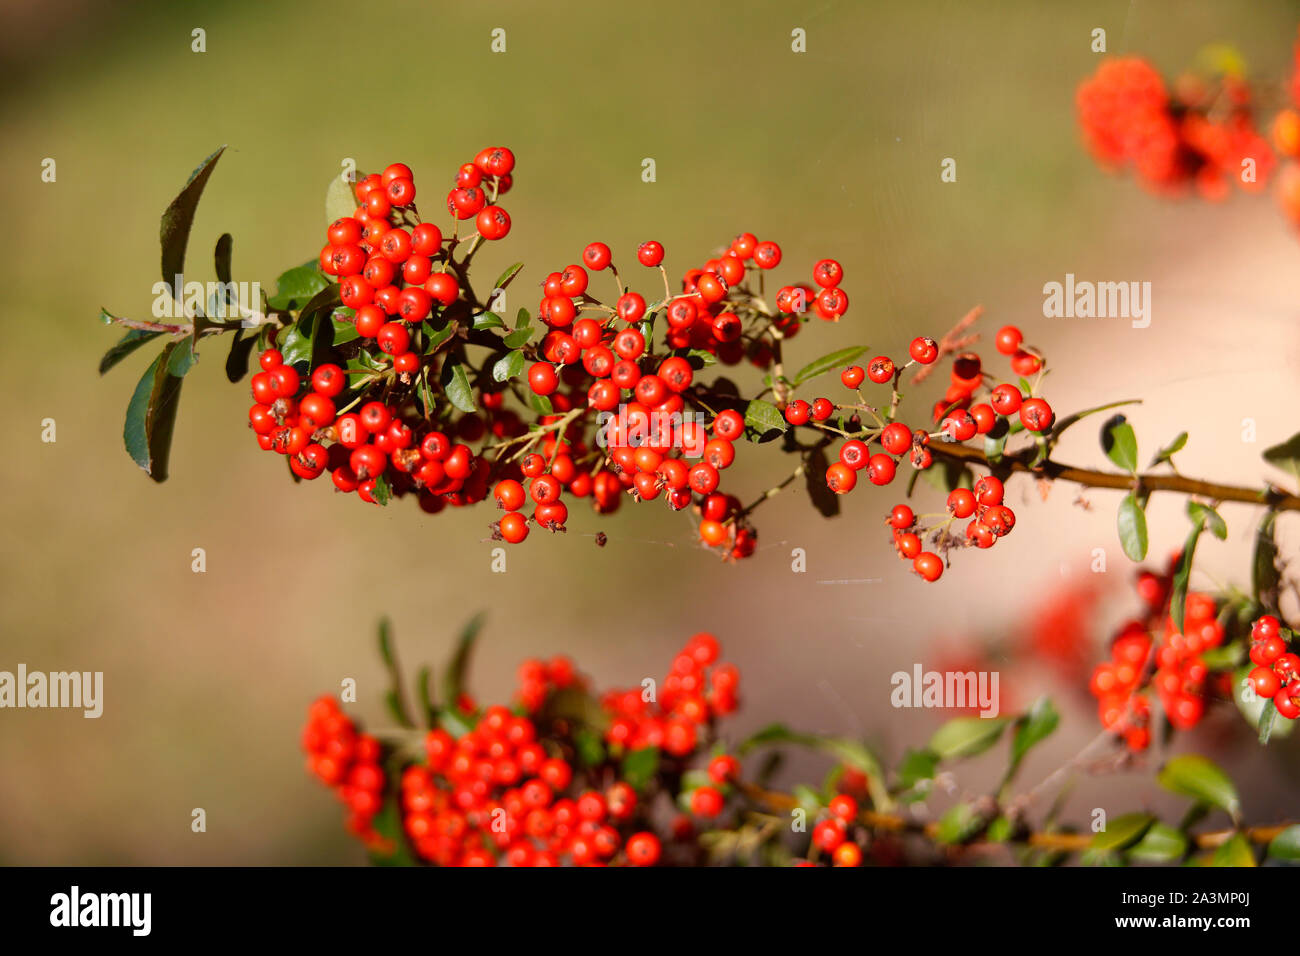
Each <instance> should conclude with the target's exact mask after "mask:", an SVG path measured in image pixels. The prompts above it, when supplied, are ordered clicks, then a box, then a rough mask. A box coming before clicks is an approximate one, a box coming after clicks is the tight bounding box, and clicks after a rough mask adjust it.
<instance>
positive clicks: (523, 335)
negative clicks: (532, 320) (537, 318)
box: [501, 322, 533, 349]
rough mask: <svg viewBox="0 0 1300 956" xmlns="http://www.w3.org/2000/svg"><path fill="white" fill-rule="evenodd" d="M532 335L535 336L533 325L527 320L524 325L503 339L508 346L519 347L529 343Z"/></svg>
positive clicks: (509, 347) (511, 347) (510, 347)
mask: <svg viewBox="0 0 1300 956" xmlns="http://www.w3.org/2000/svg"><path fill="white" fill-rule="evenodd" d="M532 337H533V329H532V326H531V325H529V324H528V323H527V322H525V323H524V324H523V325H520V326H517V327H516V328H515V330H514V331H513V332H511V333H510V334H509V335H507V336H506V337H505V338H503V339H502V340H501V341H502V342H504V343H505V346H506V348H508V349H517V348H519V347H520V346H521V345H527V344H528V340H529V339H531V338H532Z"/></svg>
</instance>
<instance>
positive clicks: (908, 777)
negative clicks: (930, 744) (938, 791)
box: [898, 750, 939, 790]
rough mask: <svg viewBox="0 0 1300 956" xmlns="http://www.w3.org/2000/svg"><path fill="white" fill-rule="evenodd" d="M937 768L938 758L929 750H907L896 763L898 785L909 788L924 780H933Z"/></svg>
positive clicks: (905, 788)
mask: <svg viewBox="0 0 1300 956" xmlns="http://www.w3.org/2000/svg"><path fill="white" fill-rule="evenodd" d="M938 770H939V758H938V757H937V756H935V754H933V753H931V752H930V751H929V750H908V751H907V753H905V754H903V760H902V763H900V764H899V765H898V785H899V786H900V787H902V788H903V789H904V790H910V789H912V788H913V787H915V786H916V785H917V784H918V783H920V782H922V781H924V780H933V779H934V775H935V774H936V773H937V772H938Z"/></svg>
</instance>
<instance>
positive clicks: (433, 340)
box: [424, 322, 456, 355]
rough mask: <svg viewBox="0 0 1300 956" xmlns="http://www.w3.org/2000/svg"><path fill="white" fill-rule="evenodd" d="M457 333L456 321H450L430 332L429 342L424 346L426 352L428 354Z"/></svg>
mask: <svg viewBox="0 0 1300 956" xmlns="http://www.w3.org/2000/svg"><path fill="white" fill-rule="evenodd" d="M455 333H456V323H455V322H448V323H447V324H446V325H444V326H443V327H442V328H440V329H435V330H433V331H431V332H430V333H429V343H428V345H426V346H425V348H424V354H425V355H428V354H429V353H431V352H433V351H434V350H435V349H436V348H437V347H438V346H439V345H441V344H442V343H443V342H446V341H447V340H448V339H449V338H451V337H452V336H453V335H454V334H455Z"/></svg>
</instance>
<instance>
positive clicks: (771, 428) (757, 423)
mask: <svg viewBox="0 0 1300 956" xmlns="http://www.w3.org/2000/svg"><path fill="white" fill-rule="evenodd" d="M745 428H746V429H747V430H748V432H749V440H750V441H762V440H763V439H764V438H765V437H766V436H767V435H769V434H770V433H772V432H783V431H785V416H784V415H782V414H781V413H780V412H779V411H777V409H776V406H775V405H773V404H772V403H771V402H765V401H763V400H762V399H758V398H756V399H754V400H753V401H752V402H750V403H749V405H748V406H747V407H746V408H745Z"/></svg>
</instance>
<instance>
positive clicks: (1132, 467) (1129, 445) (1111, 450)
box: [1101, 415, 1138, 474]
mask: <svg viewBox="0 0 1300 956" xmlns="http://www.w3.org/2000/svg"><path fill="white" fill-rule="evenodd" d="M1101 448H1102V451H1104V452H1105V453H1106V457H1107V458H1109V459H1110V460H1111V461H1113V462H1114V463H1115V464H1117V465H1119V467H1121V468H1123V469H1124V470H1125V471H1127V472H1129V473H1130V474H1136V473H1137V463H1138V445H1137V435H1136V434H1134V432H1133V426H1132V425H1130V424H1129V423H1128V419H1126V418H1125V417H1124V416H1123V415H1116V416H1115V417H1114V418H1111V419H1110V420H1109V421H1107V422H1106V424H1104V425H1102V426H1101Z"/></svg>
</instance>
